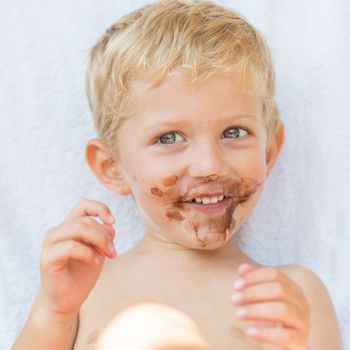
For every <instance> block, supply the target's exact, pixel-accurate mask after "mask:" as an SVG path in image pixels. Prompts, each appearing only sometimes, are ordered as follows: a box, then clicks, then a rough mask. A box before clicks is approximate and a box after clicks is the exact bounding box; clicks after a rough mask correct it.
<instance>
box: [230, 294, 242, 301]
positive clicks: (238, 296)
mask: <svg viewBox="0 0 350 350" xmlns="http://www.w3.org/2000/svg"><path fill="white" fill-rule="evenodd" d="M242 297H243V296H242V293H235V294H233V295H232V298H231V300H232V301H233V302H234V303H238V302H240V301H241V300H242Z"/></svg>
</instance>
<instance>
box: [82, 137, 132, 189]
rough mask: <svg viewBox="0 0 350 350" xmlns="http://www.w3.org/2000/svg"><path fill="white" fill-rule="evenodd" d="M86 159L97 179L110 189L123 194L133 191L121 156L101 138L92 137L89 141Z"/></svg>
mask: <svg viewBox="0 0 350 350" xmlns="http://www.w3.org/2000/svg"><path fill="white" fill-rule="evenodd" d="M85 159H86V162H87V163H88V165H89V167H90V169H91V171H92V172H93V173H94V174H95V176H96V177H97V179H98V180H99V181H100V182H101V183H102V184H103V185H104V186H106V187H107V188H108V189H109V190H111V191H112V192H116V193H118V194H120V195H123V196H126V195H128V194H130V193H131V190H130V187H129V184H128V183H127V181H126V180H125V178H124V176H123V173H122V167H121V163H120V160H119V157H118V156H117V155H112V154H111V152H110V151H109V150H108V149H107V148H106V147H105V146H104V144H103V143H102V142H101V140H99V139H91V140H90V141H89V142H88V143H87V145H86V149H85Z"/></svg>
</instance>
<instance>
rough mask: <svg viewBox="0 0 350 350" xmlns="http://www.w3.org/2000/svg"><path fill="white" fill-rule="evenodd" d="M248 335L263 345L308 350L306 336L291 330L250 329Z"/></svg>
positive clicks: (274, 328) (272, 328) (271, 328)
mask: <svg viewBox="0 0 350 350" xmlns="http://www.w3.org/2000/svg"><path fill="white" fill-rule="evenodd" d="M246 333H247V335H248V336H250V337H251V338H253V339H254V340H257V341H259V342H261V343H263V344H269V345H279V346H282V347H283V348H286V349H304V348H305V349H306V347H307V337H306V336H305V334H303V333H301V332H299V331H296V330H294V329H290V328H283V327H282V328H276V327H266V328H265V327H264V328H257V327H250V328H248V330H247V332H246Z"/></svg>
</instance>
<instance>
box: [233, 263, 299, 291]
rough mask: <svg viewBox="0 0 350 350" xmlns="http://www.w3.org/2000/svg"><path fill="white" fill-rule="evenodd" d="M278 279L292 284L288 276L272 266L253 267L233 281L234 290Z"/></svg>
mask: <svg viewBox="0 0 350 350" xmlns="http://www.w3.org/2000/svg"><path fill="white" fill-rule="evenodd" d="M272 281H279V282H281V283H288V284H290V285H294V284H295V283H294V281H292V280H291V279H290V278H289V277H288V276H286V275H285V274H284V273H283V272H282V271H280V270H279V269H277V268H274V267H261V268H255V269H253V270H251V271H248V272H246V273H245V275H244V276H242V277H240V278H239V279H238V280H237V281H236V282H235V283H234V288H235V290H242V289H243V288H246V287H249V286H252V285H255V284H259V283H265V282H272Z"/></svg>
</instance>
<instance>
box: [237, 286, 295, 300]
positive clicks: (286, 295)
mask: <svg viewBox="0 0 350 350" xmlns="http://www.w3.org/2000/svg"><path fill="white" fill-rule="evenodd" d="M232 301H233V303H234V304H236V305H245V304H249V303H257V302H265V301H289V302H292V303H294V304H299V300H298V298H297V297H296V296H295V295H294V294H293V293H290V292H289V290H288V286H285V285H284V284H282V283H279V282H266V283H261V284H257V285H253V286H251V287H246V288H244V289H242V290H241V291H236V292H235V293H234V294H233V296H232Z"/></svg>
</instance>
